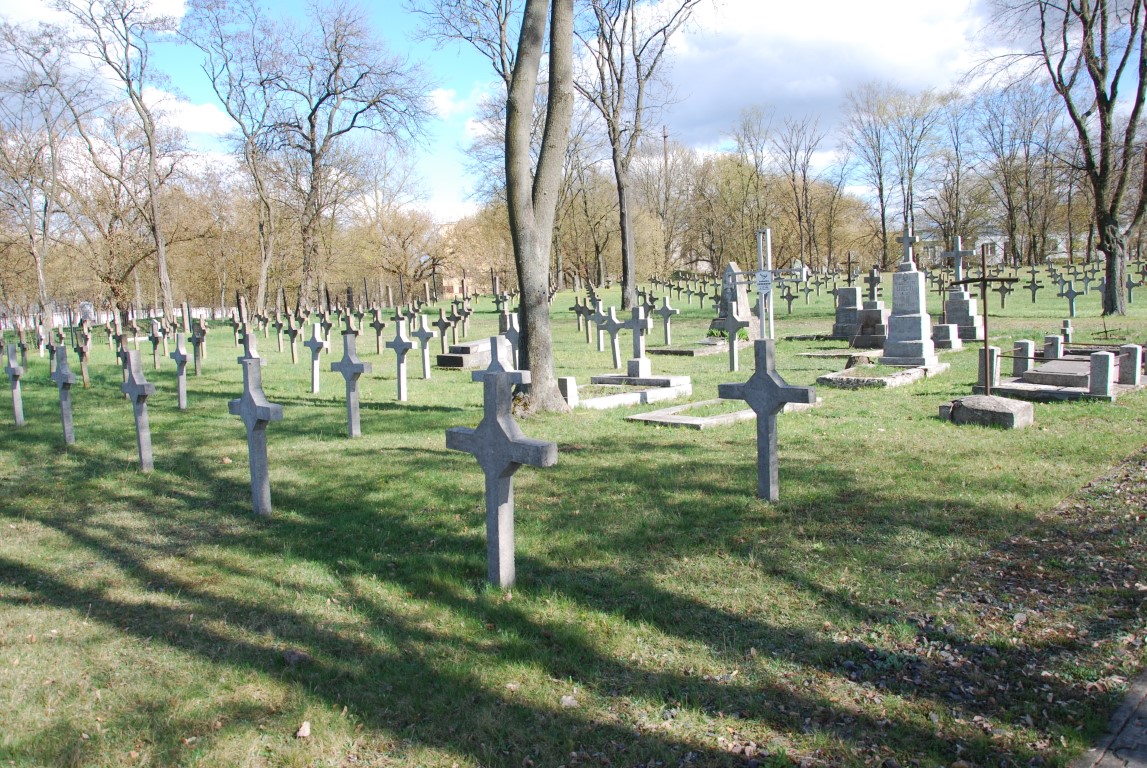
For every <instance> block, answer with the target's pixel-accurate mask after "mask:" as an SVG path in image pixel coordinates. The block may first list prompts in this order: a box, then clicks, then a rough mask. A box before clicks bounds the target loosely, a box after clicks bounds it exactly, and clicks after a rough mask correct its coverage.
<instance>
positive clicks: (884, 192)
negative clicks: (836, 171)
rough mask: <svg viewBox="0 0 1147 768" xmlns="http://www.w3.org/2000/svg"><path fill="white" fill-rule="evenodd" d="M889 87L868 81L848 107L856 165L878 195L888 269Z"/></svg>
mask: <svg viewBox="0 0 1147 768" xmlns="http://www.w3.org/2000/svg"><path fill="white" fill-rule="evenodd" d="M887 90H888V86H885V85H881V84H879V83H865V84H863V85H861V86H860V87H859V88H858V89H857V90H855V91H852V92H850V93H849V94H848V95H847V106H846V108H845V118H844V135H845V143H846V144H847V145H848V146H849V148H850V149H851V150H852V155H853V157H855V158H856V168H857V170H858V171H859V173H860V177H861V180H863V181H864V182H865V183H866V184H867V185H868V186H869V187H870V188H871V189H872V191H873V193H874V194H875V200H874V202H875V205H876V212H877V219H878V221H879V226H880V230H879V233H878V234H879V240H880V265H881V267H882V268H884V269H887V268H888V266H889V264H890V259H891V256H890V254H891V250H890V249H889V246H888V207H889V195H890V193H891V190H890V181H889V180H890V174H891V172H892V118H891V115H890V111H889V105H888V97H887Z"/></svg>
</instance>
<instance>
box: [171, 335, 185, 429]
mask: <svg viewBox="0 0 1147 768" xmlns="http://www.w3.org/2000/svg"><path fill="white" fill-rule="evenodd" d="M168 357H170V358H171V359H172V360H174V361H175V388H176V395H177V398H178V407H179V410H181V411H186V410H187V336H186V335H184V334H183V333H177V334H175V349H173V350H171V353H170V354H169V355H168Z"/></svg>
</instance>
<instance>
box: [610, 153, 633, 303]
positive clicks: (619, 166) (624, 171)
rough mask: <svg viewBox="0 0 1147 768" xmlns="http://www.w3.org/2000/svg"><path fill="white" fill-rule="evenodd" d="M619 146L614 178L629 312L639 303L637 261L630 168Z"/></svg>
mask: <svg viewBox="0 0 1147 768" xmlns="http://www.w3.org/2000/svg"><path fill="white" fill-rule="evenodd" d="M617 144H618V143H615V146H614V149H613V178H614V181H615V182H616V184H617V220H618V225H619V227H620V230H621V308H622V309H623V310H629V309H632V308H633V305H634V304H636V303H637V261H636V258H635V256H634V253H633V226H632V220H631V217H630V213H629V168H627V167H626V163H625V158H624V157H623V156H622V154H621V147H620V146H617Z"/></svg>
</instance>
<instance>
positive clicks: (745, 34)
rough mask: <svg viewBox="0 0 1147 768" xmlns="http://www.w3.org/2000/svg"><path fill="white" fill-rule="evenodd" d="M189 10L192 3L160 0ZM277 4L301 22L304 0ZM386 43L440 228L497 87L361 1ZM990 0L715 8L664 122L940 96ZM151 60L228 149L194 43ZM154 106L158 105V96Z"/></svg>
mask: <svg viewBox="0 0 1147 768" xmlns="http://www.w3.org/2000/svg"><path fill="white" fill-rule="evenodd" d="M154 2H155V3H156V4H157V5H160V6H161V7H162V8H163V9H164V11H165V12H167V13H170V14H173V15H177V16H178V15H180V14H181V13H182V0H154ZM48 6H49V3H47V2H44V0H0V17H5V18H7V19H8V20H10V21H13V22H19V23H27V22H32V21H35V20H38V19H41V18H47V17H48V16H49V15H50V12H49V11H48V10H47V8H48ZM273 7H274V8H275V9H276V10H277V11H280V10H281V12H284V13H288V14H295V15H298V16H300V17H301V16H302V15H303V10H302V9H303V3H302V2H300V0H285V1H283V0H279V1H277V2H275V3H273ZM363 7H364V8H366V9H367V10H368V13H369V15H370V16H371V18H372V20H373V23H374V27H375V30H376V32H377V33H378V35H379V36H380V37H381V38H382V39H383V40H384V41H385V43H386V44H387V46H388V47H389V48H390V49H391V50H392V51H395V52H399V53H402V54H404V55H406V56H408V57H409V58H410V60H411V61H415V62H418V63H419V64H420V66H421V67H422V69H423V70H424V72H425V74H426V75H427V76H428V78H429V79H430V80H431V81H432V83H433V91H432V93H431V104H432V106H433V110H434V113H435V116H436V118H435V120H433V121H432V123H431V124H430V125H429V126H428V131H427V135H426V137H425V140H424V141H423V142H422V143H421V144H420V145H419V146H418V147H416V148H414V149H413V150H412V152H411V158H412V160H413V163H414V167H415V172H416V175H417V177H418V178H419V179H420V184H419V187H420V192H421V194H420V195H419V199H418V203H417V204H418V205H421V206H422V207H424V208H426V209H427V210H429V211H431V212H432V213H433V214H434V215H435V216H436V217H437V218H438V219H439V220H441V221H452V220H456V219H457V218H460V217H461V216H464V215H466V214H468V213H470V212H472V211H473V210H475V209H476V207H477V202H476V201H475V200H473V199H472V197H473V190H474V187H475V180H474V179H472V178H470V177H469V176H468V175H467V172H466V169H465V166H466V158H465V151H466V147H467V146H468V144H469V142H470V140H471V137H472V136H473V133H474V130H475V110H476V108H477V105H478V102H479V101H480V99H481V97H482V96H483V95H484V94H486V93H491V92H495V91H496V89H497V88H498V87H499V86H498V84H497V82H496V81H495V79H494V73H493V70H492V69H491V67H490V64H489V63H488V62H487V61H486V60H485V59H483V58H482V57H481V56H479V55H478V54H477V53H475V52H473V51H472V50H470V49H469V48H467V47H466V46H465V45H464V44H462V43H450V44H447V45H445V46H443V47H436V46H435V45H434V44H432V43H430V42H426V41H420V40H417V39H416V38H417V35H416V32H417V28H418V19H416V18H414V17H412V16H411V14H409V13H408V12H406V11H405V10H404V3H403V2H401V0H373V2H368V3H365V4H364V6H363ZM987 28H988V17H987V10H986V0H951V1H945V0H869V1H868V2H865V1H864V0H803V1H799V0H798V1H797V2H793V1H792V0H706V2H704V3H702V5H701V6H700V7H699V8H698V10H697V11H696V13H695V15H694V17H693V19H692V21H691V22H690V24H689V25H688V26H687V27H686V28H684V29H683V30H681V31H680V32H678V34H677V35H676V36H675V37H674V39H673V41H672V54H671V56H670V58H669V59H668V60H667V62H666V63H667V67H666V70H665V72H666V76H667V79H668V80H669V81H670V82H671V83H672V88H673V100H672V103H671V104H670V105H669V106H668V107H667V108H666V109H665V110H664V111H663V113H662V114H661V115H660V116H659V118H658V120H657V122H656V127H653V126H651V130H652V131H653V132H655V133H656V134H657V135H659V134H660V133H661V127H662V126H664V128H665V130H666V131H667V132H668V135H669V137H670V139H671V140H673V141H676V142H679V143H682V144H685V145H687V146H691V147H694V148H697V149H700V150H713V149H715V148H718V147H721V146H723V145H725V144H726V143H727V141H728V138H729V136H730V134H731V133H732V131H733V129H734V126H735V124H736V122H737V120H738V117H739V116H740V114H741V112H742V110H744V109H745V108H748V107H754V106H756V107H762V108H764V109H766V110H771V111H772V112H773V114H774V116H775V117H776V118H783V117H784V116H794V117H803V116H816V117H818V118H819V119H820V121H821V125H822V127H824V128H828V129H831V128H832V127H833V126H834V125H835V123H836V120H837V117H838V115H839V113H840V111H841V109H842V107H843V105H844V99H845V95H846V94H847V93H848V92H849V90H850V89H852V88H853V87H855V86H857V85H859V84H861V83H863V82H867V81H873V80H881V81H891V82H894V83H897V84H899V85H900V86H902V87H904V88H906V89H909V90H923V89H925V88H943V87H946V86H948V85H951V84H953V83H954V82H955V81H956V80H958V79H959V78H960V77H961V76H962V75H963V74H964V73H965V72H967V71H968V69H969V68H970V67H971V66H972V65H973V64H974V63H975V61H976V60H977V59H978V57H980V56H981V55H982V52H981V47H980V45H979V43H978V41H979V40H981V39H983V37H984V31H985V30H986V29H987ZM154 55H155V63H156V65H157V66H158V67H160V68H161V69H162V70H163V71H164V72H165V73H166V74H167V75H169V77H170V83H171V86H170V87H169V88H168V90H169V91H171V92H172V93H171V95H167V94H164V95H163V98H164V100H165V104H166V105H167V108H168V110H169V112H170V114H171V115H172V117H171V119H172V120H174V121H175V122H177V123H178V124H179V125H180V126H181V127H182V128H183V129H184V131H186V132H187V134H188V137H189V139H190V140H191V142H192V144H193V146H194V147H197V148H199V149H201V150H203V151H207V152H218V151H221V148H222V144H221V138H222V136H223V135H225V134H226V133H227V131H229V130H230V123H229V121H228V119H227V118H226V116H225V115H224V114H223V112H222V111H221V110H220V109H219V107H218V105H217V104H216V103H215V100H214V96H213V94H212V93H211V90H210V87H209V83H208V81H207V78H206V76H205V75H204V74H203V72H202V70H201V69H200V68H199V56H198V54H197V52H196V51H194V50H193V49H191V48H189V47H186V46H179V45H175V44H165V45H161V46H158V47H157V48H156V50H155V53H154ZM156 98H160V97H159V96H158V95H157V96H156Z"/></svg>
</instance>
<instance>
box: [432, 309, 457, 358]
mask: <svg viewBox="0 0 1147 768" xmlns="http://www.w3.org/2000/svg"><path fill="white" fill-rule="evenodd" d="M431 325H433V326H434V327H435V328H437V329H438V340H439V343H440V344H441V346H442V352H443V354H445V352H446V332H447V331H448V330H450V329H451V328H453V327H454V324H453V323H452V322H450V320H449V318H447V317H446V310H445V309H444V308H442V307H439V308H438V319H437V320H435V321H434V322H433V323H431ZM455 335H457V334H455Z"/></svg>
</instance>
